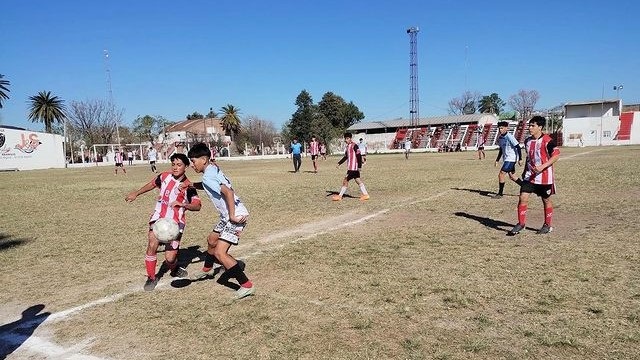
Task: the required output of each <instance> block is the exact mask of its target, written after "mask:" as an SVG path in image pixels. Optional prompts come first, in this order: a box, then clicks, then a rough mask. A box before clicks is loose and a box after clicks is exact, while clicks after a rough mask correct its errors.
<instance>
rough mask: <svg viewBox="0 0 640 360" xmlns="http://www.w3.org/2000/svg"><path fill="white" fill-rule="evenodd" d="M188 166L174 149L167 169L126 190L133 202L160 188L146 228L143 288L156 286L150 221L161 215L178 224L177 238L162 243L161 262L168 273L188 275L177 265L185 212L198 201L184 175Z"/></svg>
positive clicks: (197, 206) (197, 207) (155, 247)
mask: <svg viewBox="0 0 640 360" xmlns="http://www.w3.org/2000/svg"><path fill="white" fill-rule="evenodd" d="M187 166H189V158H187V156H186V155H185V154H180V153H175V154H173V155H171V171H170V172H169V171H167V172H163V173H160V174H159V175H158V176H156V177H154V178H153V179H151V181H149V182H148V183H147V184H145V185H144V186H143V187H141V188H140V189H139V190H137V191H132V192H131V193H129V195H127V197H126V198H125V200H126V201H127V202H132V201H134V200H135V199H136V198H137V197H138V196H139V195H142V194H144V193H146V192H148V191H151V190H153V189H156V188H157V189H159V190H160V195H159V196H158V201H157V202H156V207H155V209H154V211H153V214H151V217H150V218H149V230H148V232H147V238H148V242H147V253H146V256H145V259H144V262H145V267H146V269H147V281H146V282H145V284H144V289H145V290H146V291H151V290H153V289H155V287H156V284H157V283H158V280H157V278H156V265H157V262H158V260H157V256H156V253H157V251H158V246H159V245H160V242H159V241H158V239H157V238H156V236H155V234H154V233H153V230H152V227H153V223H155V222H156V221H157V220H158V219H160V218H169V219H173V220H174V221H175V222H177V223H178V225H179V226H180V235H178V238H177V239H175V240H173V241H171V242H169V243H167V244H166V245H165V253H164V262H165V264H166V265H167V268H169V271H170V274H171V276H173V277H186V276H188V274H187V271H186V270H185V269H183V268H181V267H179V266H178V260H177V257H178V249H179V248H180V239H181V238H182V232H183V231H184V226H185V223H186V217H185V212H186V210H190V211H199V210H200V206H201V203H200V198H199V197H198V193H197V191H196V189H194V188H193V187H188V185H189V184H190V182H189V180H188V179H187V177H186V175H185V171H186V170H187ZM183 186H184V187H183Z"/></svg>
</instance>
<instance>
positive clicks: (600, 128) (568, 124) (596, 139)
mask: <svg viewBox="0 0 640 360" xmlns="http://www.w3.org/2000/svg"><path fill="white" fill-rule="evenodd" d="M610 114H611V112H607V114H606V115H605V116H602V117H599V116H598V117H580V118H565V119H564V120H563V123H562V133H563V146H599V145H629V144H640V112H635V113H634V114H633V124H632V126H631V138H630V140H614V138H615V136H616V134H617V133H618V130H619V128H620V118H619V116H611V115H610Z"/></svg>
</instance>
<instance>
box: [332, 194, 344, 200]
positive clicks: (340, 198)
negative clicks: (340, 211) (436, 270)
mask: <svg viewBox="0 0 640 360" xmlns="http://www.w3.org/2000/svg"><path fill="white" fill-rule="evenodd" d="M331 200H333V201H340V200H342V196H340V195H333V196H332V197H331Z"/></svg>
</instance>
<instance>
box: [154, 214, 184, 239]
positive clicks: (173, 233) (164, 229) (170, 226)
mask: <svg viewBox="0 0 640 360" xmlns="http://www.w3.org/2000/svg"><path fill="white" fill-rule="evenodd" d="M151 229H153V234H154V235H155V236H156V239H158V241H160V242H162V243H167V242H170V241H173V240H175V239H176V238H177V237H178V235H180V227H179V226H178V223H176V222H175V221H173V220H172V219H167V218H160V219H158V220H156V222H154V223H153V226H152V227H151Z"/></svg>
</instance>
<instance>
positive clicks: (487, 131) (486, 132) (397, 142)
mask: <svg viewBox="0 0 640 360" xmlns="http://www.w3.org/2000/svg"><path fill="white" fill-rule="evenodd" d="M497 124H498V117H497V116H496V115H495V114H469V115H448V116H435V117H428V118H420V119H418V123H417V126H411V125H410V120H409V119H394V120H385V121H370V122H360V123H357V124H354V125H352V126H350V127H349V128H348V129H347V131H349V132H351V133H353V134H354V135H353V138H354V139H355V140H358V139H359V138H363V139H364V140H365V142H366V143H367V148H368V151H370V152H385V151H391V150H394V149H400V148H401V147H402V144H403V143H404V141H405V140H406V139H407V138H409V139H411V143H412V147H413V148H415V149H424V150H425V151H442V150H443V149H444V150H445V151H446V150H447V149H453V148H455V147H456V146H458V144H459V145H460V147H461V148H462V149H465V148H467V149H468V148H475V147H476V146H477V145H478V144H477V142H478V135H479V134H482V135H483V138H484V139H486V141H485V147H488V148H491V147H495V146H497V145H496V139H497V134H498V128H497ZM509 130H510V131H511V132H513V133H514V135H515V136H516V137H517V138H523V137H524V135H525V131H526V129H524V126H522V125H521V124H520V125H519V123H518V122H516V121H511V122H510V123H509ZM521 140H522V139H521Z"/></svg>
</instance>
